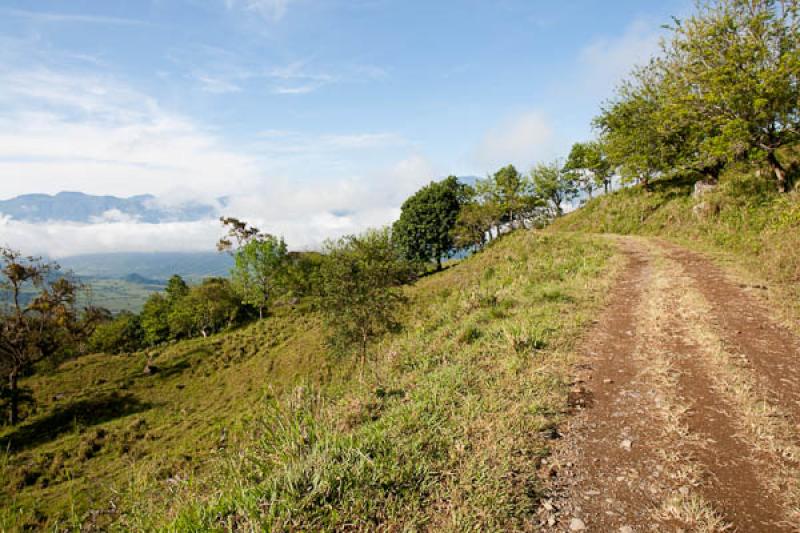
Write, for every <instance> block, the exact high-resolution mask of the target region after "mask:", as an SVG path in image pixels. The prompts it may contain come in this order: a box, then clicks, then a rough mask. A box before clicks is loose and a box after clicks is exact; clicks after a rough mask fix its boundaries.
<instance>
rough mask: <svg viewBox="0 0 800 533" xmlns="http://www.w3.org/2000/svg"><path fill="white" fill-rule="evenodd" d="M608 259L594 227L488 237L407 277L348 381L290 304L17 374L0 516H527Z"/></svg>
mask: <svg viewBox="0 0 800 533" xmlns="http://www.w3.org/2000/svg"><path fill="white" fill-rule="evenodd" d="M618 263H619V261H618V259H617V256H616V255H615V254H614V248H613V246H612V245H611V244H610V243H609V242H608V241H606V240H605V239H602V238H598V237H584V236H578V235H548V234H540V233H534V232H527V231H520V232H516V233H514V234H512V235H510V236H508V237H505V238H503V239H501V240H500V241H499V242H496V243H495V244H493V245H492V246H490V247H489V248H488V249H487V250H485V251H484V252H482V253H479V254H476V255H475V256H473V257H471V258H469V259H467V260H464V261H462V262H460V263H458V264H456V265H454V266H451V267H450V268H448V269H447V270H446V271H444V272H442V273H440V274H435V275H430V276H427V277H425V278H423V279H422V280H420V281H419V282H417V283H416V284H415V285H414V286H413V287H409V288H408V296H409V297H410V303H409V304H408V307H407V308H406V309H405V310H404V318H403V329H402V331H401V332H399V333H396V334H392V335H389V336H386V337H385V338H383V339H382V340H380V341H379V342H377V343H376V344H374V345H373V346H372V347H371V350H370V351H371V355H372V357H371V360H370V361H369V365H368V369H367V372H366V376H365V377H364V379H363V381H362V380H360V379H359V377H358V376H359V371H358V368H357V366H356V365H355V363H354V360H355V358H350V357H340V358H334V359H331V358H329V357H328V356H327V355H326V350H325V348H324V346H323V345H322V342H321V340H320V339H321V338H322V335H321V332H320V330H319V327H318V323H317V319H316V318H315V316H314V315H313V313H306V314H301V313H299V312H297V311H290V310H285V311H284V312H283V313H281V315H280V316H277V317H272V318H270V319H268V320H266V321H263V322H262V323H259V324H256V325H253V326H251V327H248V328H243V329H241V330H239V331H236V332H232V333H228V334H222V335H219V336H216V337H214V338H211V339H208V340H195V341H189V342H183V343H179V344H176V345H173V346H170V347H168V348H165V349H163V350H158V351H159V352H160V353H159V354H158V356H157V357H156V358H155V364H156V365H157V366H159V368H160V369H161V372H159V373H157V374H155V375H152V376H145V375H143V374H142V368H143V367H144V363H145V360H146V355H145V354H135V355H128V356H106V355H96V356H90V357H86V358H82V359H80V360H78V361H74V362H71V363H68V364H66V365H64V366H62V367H61V368H59V369H58V371H57V372H55V373H54V374H52V375H47V376H41V377H36V378H33V379H29V380H26V382H25V383H24V384H25V385H26V386H29V387H30V388H31V389H32V390H33V391H34V395H35V396H36V397H37V399H38V402H37V405H38V407H37V410H36V412H34V413H32V414H31V416H30V417H29V418H28V420H27V421H26V423H25V424H24V425H23V426H21V427H20V428H19V429H17V430H15V431H14V432H11V431H9V430H6V432H5V433H4V434H1V435H0V439H2V440H3V442H8V441H12V442H15V443H19V444H17V448H12V451H11V452H10V453H6V454H5V455H4V456H0V482H2V483H0V486H2V487H5V492H4V493H3V502H4V503H3V511H2V514H0V521H2V522H0V528H5V529H15V528H20V527H21V526H23V525H29V526H33V527H40V528H56V527H58V528H66V529H70V528H74V527H76V526H77V525H78V524H83V525H84V526H86V525H88V524H94V525H96V526H97V527H99V528H102V529H119V530H137V531H144V530H157V529H163V530H171V531H200V530H229V529H243V530H252V529H256V530H270V529H271V530H304V531H313V530H337V529H350V530H352V529H374V528H383V529H388V530H400V529H418V528H428V529H435V530H459V531H460V530H464V529H473V530H507V529H525V528H531V527H533V525H534V521H535V519H536V518H535V513H534V511H535V509H536V506H537V502H538V497H539V491H540V485H539V481H538V476H537V469H538V467H539V464H540V461H541V458H542V457H544V456H546V455H547V453H548V447H549V445H550V441H549V440H548V438H550V437H551V435H552V431H550V429H551V428H552V427H553V426H554V425H555V424H557V423H558V422H559V421H560V420H562V418H563V417H564V416H565V413H566V395H567V391H568V388H569V383H568V381H569V378H568V376H569V365H570V364H571V362H572V358H573V356H572V355H571V354H572V349H573V348H574V346H575V343H576V342H577V339H578V337H579V335H580V334H581V332H582V330H583V327H584V326H585V324H586V323H587V322H588V321H589V320H590V319H591V317H592V316H593V315H594V314H595V313H596V312H597V310H598V309H599V308H600V306H601V305H602V302H603V300H604V297H605V294H606V289H607V286H608V283H609V282H610V280H611V279H612V278H613V274H614V272H615V270H616V268H617V266H618ZM60 393H64V394H65V395H66V396H65V397H64V398H62V399H59V400H57V401H54V400H53V398H54V396H55V395H57V394H60ZM80 402H86V403H85V404H81V403H80ZM82 405H90V406H92V409H91V410H90V411H88V412H89V413H90V414H88V415H80V414H78V413H83V412H86V411H84V410H83V408H82V407H81V408H76V406H82ZM65 413H66V414H65ZM48 420H58V424H55V425H51V424H49V423H47V422H45V421H48ZM26 428H27V429H26ZM53 428H57V431H55V432H54V431H53ZM26 431H27V433H19V432H26ZM15 434H16V435H17V436H16V437H15ZM22 436H24V437H25V438H24V439H23V438H20V437H22ZM109 502H113V505H112V504H110V503H109Z"/></svg>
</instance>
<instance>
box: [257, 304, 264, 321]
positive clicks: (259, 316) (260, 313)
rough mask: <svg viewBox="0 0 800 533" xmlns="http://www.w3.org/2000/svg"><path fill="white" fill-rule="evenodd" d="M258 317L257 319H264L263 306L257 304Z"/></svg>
mask: <svg viewBox="0 0 800 533" xmlns="http://www.w3.org/2000/svg"><path fill="white" fill-rule="evenodd" d="M258 319H259V320H263V319H264V307H263V306H261V305H259V306H258Z"/></svg>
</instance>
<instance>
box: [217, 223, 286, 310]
mask: <svg viewBox="0 0 800 533" xmlns="http://www.w3.org/2000/svg"><path fill="white" fill-rule="evenodd" d="M288 252H289V251H288V248H287V247H286V243H285V242H284V240H283V239H282V238H280V239H279V238H277V237H273V236H272V235H259V236H258V238H254V239H251V240H250V241H248V242H247V243H245V244H244V245H242V246H241V247H240V248H239V249H238V250H237V251H236V253H235V254H234V261H235V262H234V267H233V270H232V271H231V277H232V281H233V287H234V289H235V290H236V292H237V293H238V294H239V296H240V297H241V299H242V302H244V303H246V304H248V305H252V306H253V307H255V308H256V309H258V317H259V318H264V310H265V309H267V308H268V306H269V305H270V303H272V301H273V300H274V299H275V298H276V296H278V295H280V294H283V293H285V292H286V290H287V289H286V287H287V283H288V279H287V278H288V267H289V257H288Z"/></svg>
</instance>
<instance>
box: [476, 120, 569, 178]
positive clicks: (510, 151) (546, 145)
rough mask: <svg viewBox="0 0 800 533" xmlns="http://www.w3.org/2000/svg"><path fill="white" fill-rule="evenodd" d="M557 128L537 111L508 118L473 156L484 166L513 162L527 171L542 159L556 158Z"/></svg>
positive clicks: (495, 128) (483, 141) (478, 147)
mask: <svg viewBox="0 0 800 533" xmlns="http://www.w3.org/2000/svg"><path fill="white" fill-rule="evenodd" d="M554 144H555V131H554V129H553V126H552V124H551V123H550V121H549V120H548V119H547V117H546V116H545V115H544V114H542V113H541V112H538V111H530V112H526V113H520V114H518V115H516V116H513V117H510V118H507V119H505V120H503V121H501V122H500V123H499V124H497V125H496V126H494V127H493V128H491V129H490V130H489V131H487V132H486V134H485V135H484V137H483V139H482V141H481V142H480V144H479V145H478V146H477V147H476V149H475V153H474V157H475V159H476V161H477V162H478V163H480V164H481V165H483V166H484V167H485V168H497V167H499V166H501V165H506V164H508V163H513V164H515V165H517V166H519V167H521V168H522V170H527V168H526V167H528V166H530V165H532V164H533V163H534V162H536V161H538V160H540V159H547V158H550V157H553V155H554V153H555V151H554Z"/></svg>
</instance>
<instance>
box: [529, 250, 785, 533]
mask: <svg viewBox="0 0 800 533" xmlns="http://www.w3.org/2000/svg"><path fill="white" fill-rule="evenodd" d="M619 244H620V248H621V250H622V251H623V252H624V253H625V255H626V256H627V258H628V265H627V267H626V269H625V271H624V273H623V275H622V276H621V279H620V280H619V282H618V284H617V286H616V287H615V288H614V289H613V292H612V295H611V301H610V303H609V305H608V308H607V309H606V311H605V312H604V314H603V315H602V317H601V318H600V320H599V321H598V322H597V323H596V324H595V326H594V327H593V328H592V329H591V331H590V332H589V333H588V334H587V336H586V338H585V340H584V342H583V343H582V352H581V354H582V358H583V360H582V361H581V363H580V364H579V365H578V366H577V368H576V376H575V382H574V384H573V390H572V392H571V394H570V403H571V405H572V406H573V407H574V410H575V416H573V417H571V418H570V420H569V422H568V423H567V424H566V425H565V427H563V428H562V429H561V434H562V436H563V437H562V438H561V439H560V440H559V441H558V443H557V445H556V449H555V452H554V453H553V455H552V456H551V457H550V458H549V459H548V460H547V461H546V462H545V464H544V466H543V471H542V475H543V476H544V477H546V478H547V480H548V483H549V487H550V495H549V498H548V499H546V500H545V501H544V502H543V505H542V507H541V509H540V519H541V525H542V528H543V529H544V530H550V531H600V532H607V531H608V532H613V531H620V532H636V531H742V532H747V531H757V532H780V531H800V468H798V463H797V458H798V457H800V449H798V447H797V445H798V442H800V440H799V439H798V435H799V434H800V426H798V421H800V418H798V415H800V369H798V366H800V365H798V364H797V363H798V361H797V357H798V353H799V352H798V346H800V343H798V339H797V338H795V336H794V335H793V334H792V333H790V332H789V331H788V330H787V329H786V328H785V327H783V326H781V325H780V324H779V323H778V322H777V321H775V320H773V319H772V318H771V315H770V313H769V311H768V309H766V308H765V306H764V305H763V303H762V300H761V299H759V298H756V297H754V296H753V295H752V294H751V293H752V291H753V290H756V291H758V290H762V289H760V288H759V287H756V288H752V287H741V286H740V285H739V284H738V283H736V282H734V281H732V280H730V279H728V278H727V277H726V275H725V274H724V272H722V271H721V270H720V269H719V268H717V267H716V266H715V265H714V264H713V263H711V261H710V260H708V259H706V258H704V257H703V256H701V255H699V254H696V253H692V252H689V251H687V250H684V249H682V248H679V247H677V246H675V245H671V244H666V243H661V242H657V241H652V240H646V239H638V238H619Z"/></svg>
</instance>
